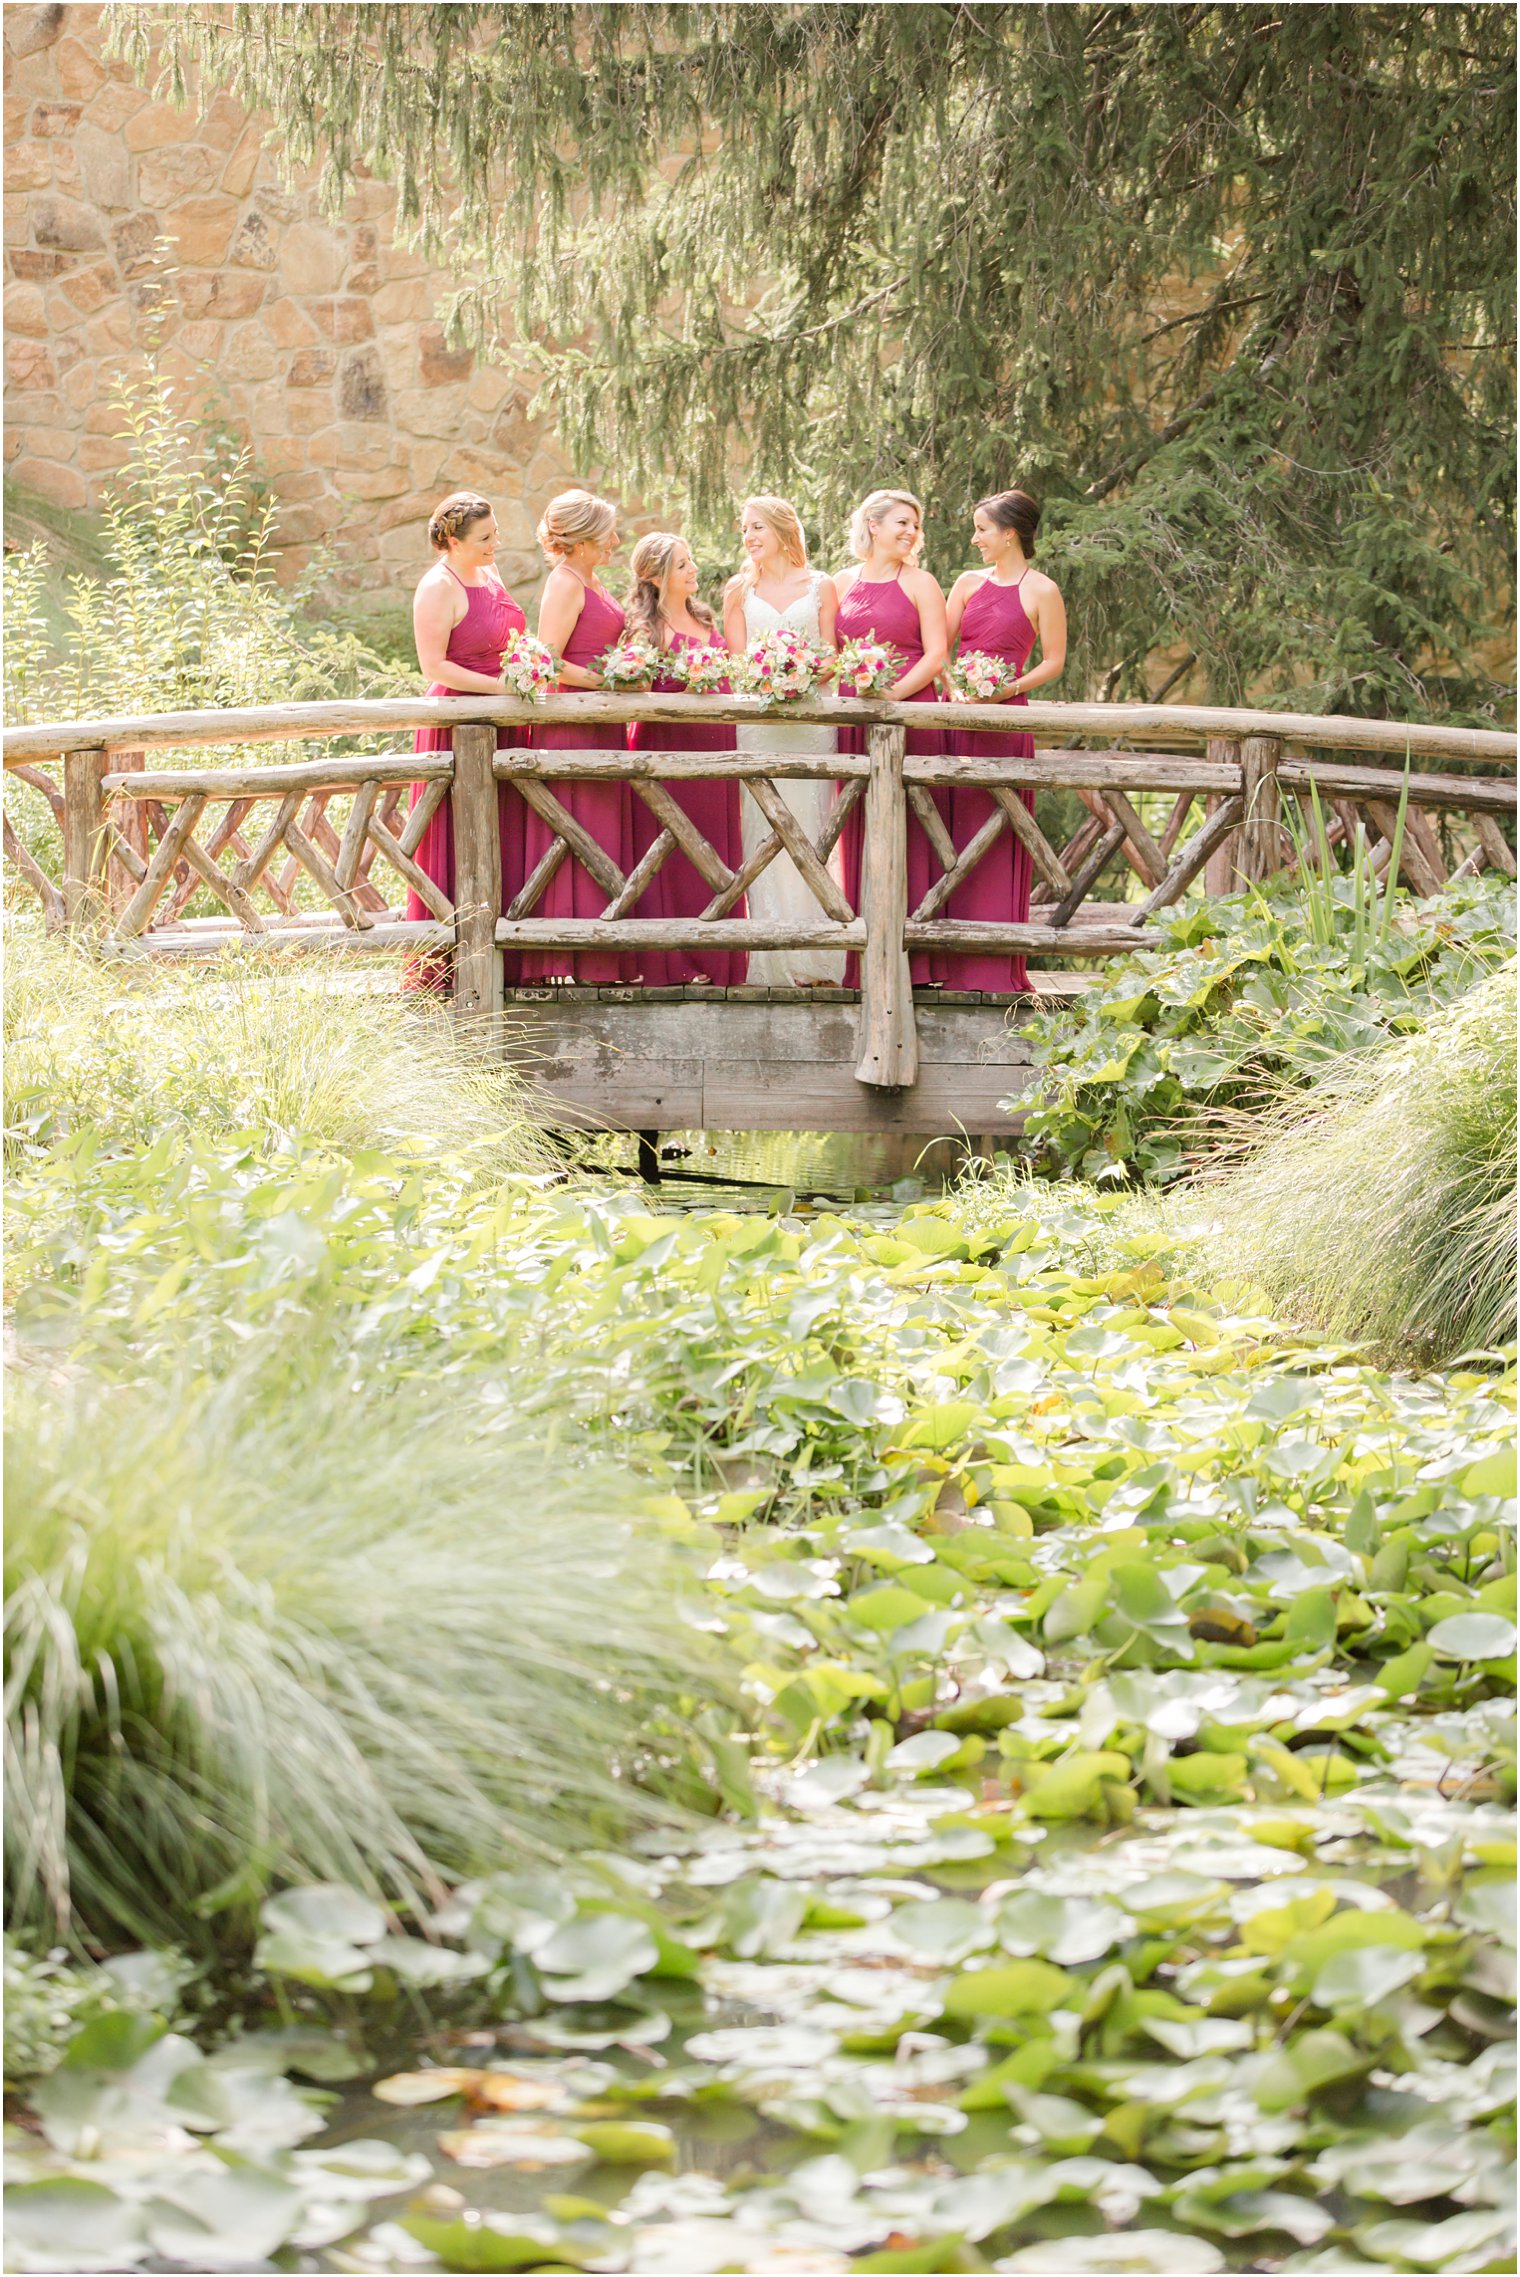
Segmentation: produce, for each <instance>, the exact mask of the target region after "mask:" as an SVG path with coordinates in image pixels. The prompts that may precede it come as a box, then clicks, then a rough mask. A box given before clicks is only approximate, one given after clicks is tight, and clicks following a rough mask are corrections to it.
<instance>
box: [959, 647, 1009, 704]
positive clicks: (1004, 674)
mask: <svg viewBox="0 0 1520 2277" xmlns="http://www.w3.org/2000/svg"><path fill="white" fill-rule="evenodd" d="M953 669H954V673H955V678H956V681H957V682H958V684H959V685H960V686H961V687H962V688H963V689H964V690H965V692H966V694H967V695H968V696H975V697H976V698H977V700H978V702H980V703H984V704H986V703H991V701H992V700H993V698H994V697H995V696H1000V695H1002V694H1003V692H1004V690H1005V689H1008V688H1011V687H1012V686H1013V684H1014V682H1015V681H1016V680H1017V678H1018V674H1017V672H1015V671H1014V670H1013V669H1012V667H1011V666H1010V665H1009V664H1008V663H1006V662H1005V660H1004V659H1003V658H1002V657H1001V656H991V655H989V654H988V652H987V650H986V649H985V648H967V649H963V650H962V652H961V654H960V655H959V656H958V657H957V658H956V660H955V664H954V667H953Z"/></svg>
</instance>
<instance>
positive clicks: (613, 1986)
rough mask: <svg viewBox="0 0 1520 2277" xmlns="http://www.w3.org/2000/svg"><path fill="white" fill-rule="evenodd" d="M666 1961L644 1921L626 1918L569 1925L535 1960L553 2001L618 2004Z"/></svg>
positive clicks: (594, 1917)
mask: <svg viewBox="0 0 1520 2277" xmlns="http://www.w3.org/2000/svg"><path fill="white" fill-rule="evenodd" d="M659 1957H660V1949H659V1946H658V1945H657V1944H656V1942H655V1940H654V1937H653V1935H652V1934H651V1932H650V1931H649V1930H648V1929H647V1928H646V1927H645V1925H644V1923H643V1922H642V1921H634V1920H630V1919H629V1917H628V1916H627V1915H626V1914H621V1913H594V1914H586V1915H583V1916H582V1917H581V1918H580V1919H579V1920H576V1921H570V1922H566V1924H565V1926H564V1927H563V1928H562V1929H556V1931H555V1932H554V1935H553V1936H552V1937H551V1938H549V1939H548V1941H547V1942H546V1943H545V1944H543V1945H540V1946H539V1948H538V1950H537V1952H536V1953H535V1954H534V1956H533V1958H534V1964H535V1966H536V1967H537V1969H538V1971H539V1974H540V1975H541V1977H542V1979H543V1986H544V1991H545V1992H546V1993H547V1995H548V1997H549V1998H550V1999H551V2000H561V2001H592V2002H595V2001H603V2000H614V1999H616V1997H617V1995H618V1994H619V1993H620V1992H623V1991H625V1990H626V1989H627V1987H628V1986H629V1985H631V1984H632V1983H633V1982H634V1980H635V1979H636V1978H638V1977H641V1976H644V1975H645V1974H646V1973H647V1972H648V1971H649V1970H650V1969H652V1968H653V1967H654V1965H655V1963H656V1962H657V1961H658V1959H659Z"/></svg>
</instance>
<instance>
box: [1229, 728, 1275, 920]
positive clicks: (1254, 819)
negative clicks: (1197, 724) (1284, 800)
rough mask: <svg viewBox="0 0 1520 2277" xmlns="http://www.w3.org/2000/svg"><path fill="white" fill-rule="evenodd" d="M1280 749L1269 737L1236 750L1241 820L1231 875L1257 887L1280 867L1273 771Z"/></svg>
mask: <svg viewBox="0 0 1520 2277" xmlns="http://www.w3.org/2000/svg"><path fill="white" fill-rule="evenodd" d="M1281 758H1282V745H1281V743H1280V742H1279V741H1278V739H1277V737H1276V736H1273V735H1248V736H1246V737H1245V738H1244V740H1243V741H1242V743H1241V746H1240V795H1241V799H1242V801H1243V803H1244V810H1245V819H1244V821H1243V822H1242V823H1241V826H1240V836H1239V838H1238V839H1237V840H1236V844H1235V875H1236V877H1237V878H1238V879H1239V880H1240V882H1241V883H1242V884H1243V885H1254V884H1258V883H1259V882H1260V881H1261V879H1263V878H1265V877H1270V876H1271V874H1272V872H1273V871H1274V870H1276V869H1279V868H1281V866H1282V806H1281V801H1280V798H1279V795H1278V788H1277V769H1278V764H1279V762H1280V760H1281Z"/></svg>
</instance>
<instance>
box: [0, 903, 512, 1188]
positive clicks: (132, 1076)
mask: <svg viewBox="0 0 1520 2277" xmlns="http://www.w3.org/2000/svg"><path fill="white" fill-rule="evenodd" d="M6 964H7V973H6V991H5V1012H4V1034H5V1072H4V1085H5V1092H4V1098H5V1133H6V1149H7V1154H8V1156H9V1158H10V1159H11V1160H12V1161H13V1162H15V1161H17V1160H19V1159H21V1158H23V1157H25V1156H26V1155H28V1154H30V1155H33V1156H35V1155H36V1154H37V1153H38V1151H39V1150H43V1151H45V1150H46V1149H47V1148H49V1147H50V1146H52V1145H54V1144H55V1143H56V1142H57V1141H58V1140H59V1139H61V1138H66V1137H70V1136H73V1137H76V1138H84V1137H87V1138H88V1141H89V1144H90V1145H91V1146H92V1147H93V1148H95V1149H97V1150H105V1151H108V1152H109V1151H113V1150H120V1149H123V1148H132V1147H138V1148H144V1149H146V1148H149V1147H151V1146H153V1145H154V1144H155V1142H156V1141H157V1140H159V1139H160V1138H161V1137H162V1136H163V1134H164V1133H166V1132H168V1131H173V1130H182V1131H193V1132H195V1133H196V1135H197V1137H198V1138H199V1139H200V1140H201V1141H210V1142H220V1141H224V1140H226V1139H229V1138H236V1139H237V1140H238V1141H239V1142H240V1143H241V1144H242V1145H244V1146H247V1145H250V1144H251V1145H252V1146H254V1147H255V1149H257V1150H259V1151H265V1152H267V1151H268V1149H269V1148H270V1146H271V1145H273V1144H275V1143H276V1142H281V1143H284V1144H285V1145H287V1146H288V1145H290V1144H292V1143H295V1142H297V1141H299V1142H301V1143H303V1144H308V1145H316V1146H326V1147H331V1148H334V1149H336V1150H338V1151H341V1152H346V1153H354V1152H358V1151H360V1150H362V1149H365V1148H381V1149H387V1150H393V1151H397V1152H399V1153H401V1154H410V1155H414V1156H421V1157H424V1158H433V1159H435V1160H436V1159H437V1158H438V1157H440V1156H442V1155H449V1156H456V1157H460V1158H462V1159H463V1161H464V1163H465V1165H466V1167H467V1168H469V1169H471V1170H472V1171H473V1173H474V1175H475V1176H476V1177H485V1176H489V1175H496V1176H502V1175H505V1174H508V1173H510V1172H514V1171H525V1170H537V1169H542V1168H543V1167H544V1166H545V1165H546V1163H547V1162H548V1160H549V1154H548V1149H547V1147H546V1145H545V1143H544V1141H543V1139H542V1137H541V1134H540V1132H539V1130H538V1129H537V1127H536V1125H535V1124H534V1122H533V1120H532V1102H531V1097H530V1095H529V1093H528V1092H527V1090H526V1088H525V1087H524V1085H523V1084H522V1083H521V1082H520V1081H519V1080H518V1078H517V1077H516V1076H515V1075H514V1074H513V1073H512V1071H511V1070H510V1069H507V1068H492V1067H488V1066H486V1065H484V1064H483V1063H482V1061H481V1059H480V1057H479V1055H478V1053H472V1052H471V1050H470V1048H469V1044H468V1040H467V1039H464V1038H462V1037H461V1035H460V1033H459V1031H458V1030H457V1029H456V1028H455V1026H454V1024H453V1022H452V1020H451V1019H450V1018H449V1017H448V1016H447V1014H446V1013H444V1012H442V1011H441V1010H440V1008H439V1006H438V1005H437V1004H436V1003H434V1002H432V1001H431V1000H430V999H427V998H425V997H424V996H422V995H420V994H418V995H412V996H404V995H403V994H402V993H401V991H400V990H399V989H398V987H397V984H396V971H395V968H394V966H391V965H385V966H383V967H382V968H381V969H380V971H379V972H378V973H376V972H372V971H366V972H364V973H362V974H358V975H356V974H355V973H354V972H353V970H352V968H351V967H350V968H348V969H345V967H344V965H343V962H342V960H341V958H340V957H337V956H335V957H334V958H333V959H331V960H330V961H329V960H328V959H326V958H311V957H302V958H299V959H296V958H290V959H288V960H285V959H276V960H273V961H271V959H270V958H269V956H268V954H267V952H264V953H262V954H259V955H247V956H245V955H243V954H241V953H240V952H239V951H237V950H235V949H234V950H232V951H230V952H229V953H228V954H227V955H226V956H224V957H222V958H219V959H218V960H217V961H216V962H215V963H214V964H210V965H207V966H202V967H192V968H191V969H189V970H180V971H177V972H176V971H172V970H169V969H166V968H165V967H164V966H161V965H156V964H149V963H147V962H146V961H143V962H141V963H136V962H134V963H115V964H107V963H102V962H101V961H100V959H99V958H98V957H94V956H92V955H90V954H89V953H88V952H87V951H85V950H83V949H80V948H78V947H76V946H74V945H73V944H72V943H69V942H67V941H60V940H55V939H47V938H45V937H44V936H43V935H42V934H41V932H40V931H38V929H37V928H36V927H35V926H32V925H30V924H27V925H22V924H16V925H13V926H12V927H11V929H10V933H9V936H8V940H7V958H6Z"/></svg>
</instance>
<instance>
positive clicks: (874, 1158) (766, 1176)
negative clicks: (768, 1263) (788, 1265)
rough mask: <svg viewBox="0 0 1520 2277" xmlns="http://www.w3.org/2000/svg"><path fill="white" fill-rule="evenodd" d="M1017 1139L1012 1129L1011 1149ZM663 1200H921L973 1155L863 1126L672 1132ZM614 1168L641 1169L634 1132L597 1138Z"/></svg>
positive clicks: (758, 1205) (960, 1147) (719, 1205)
mask: <svg viewBox="0 0 1520 2277" xmlns="http://www.w3.org/2000/svg"><path fill="white" fill-rule="evenodd" d="M1014 1143H1015V1142H1014V1140H1013V1138H1012V1135H1011V1134H1010V1138H1009V1152H1010V1154H1011V1153H1012V1152H1013V1148H1014ZM659 1152H660V1163H661V1170H662V1178H661V1186H660V1199H661V1205H662V1207H667V1208H672V1209H681V1208H692V1209H700V1208H706V1209H764V1208H767V1207H770V1206H774V1204H775V1202H776V1201H777V1200H778V1199H781V1198H784V1197H785V1196H786V1195H788V1194H791V1195H811V1194H817V1195H818V1196H819V1197H820V1198H822V1197H828V1198H830V1199H833V1200H836V1201H861V1202H865V1201H873V1202H884V1201H895V1202H899V1203H900V1202H909V1201H918V1200H921V1199H923V1198H924V1197H926V1196H931V1197H932V1196H933V1195H935V1194H938V1193H940V1192H941V1191H942V1190H943V1189H944V1188H945V1187H946V1186H947V1185H950V1184H952V1183H953V1182H954V1180H955V1179H956V1178H957V1177H958V1176H959V1175H960V1174H961V1172H962V1170H963V1169H964V1167H965V1165H966V1161H967V1151H966V1147H965V1145H964V1144H963V1142H962V1141H960V1140H959V1139H923V1138H918V1137H906V1138H905V1137H902V1136H900V1135H898V1134H897V1133H893V1132H859V1131H854V1132H851V1131H667V1132H662V1133H661V1135H660V1140H659ZM598 1155H599V1160H600V1162H601V1163H602V1164H603V1165H604V1166H605V1167H607V1168H609V1169H611V1168H614V1167H615V1168H617V1169H620V1170H625V1171H630V1170H637V1169H638V1168H639V1166H640V1165H639V1148H638V1142H637V1140H635V1139H634V1138H633V1137H631V1136H627V1137H611V1136H609V1137H608V1138H606V1139H603V1140H601V1141H599V1142H598Z"/></svg>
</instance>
